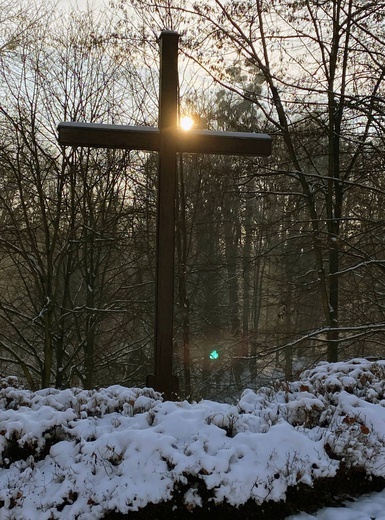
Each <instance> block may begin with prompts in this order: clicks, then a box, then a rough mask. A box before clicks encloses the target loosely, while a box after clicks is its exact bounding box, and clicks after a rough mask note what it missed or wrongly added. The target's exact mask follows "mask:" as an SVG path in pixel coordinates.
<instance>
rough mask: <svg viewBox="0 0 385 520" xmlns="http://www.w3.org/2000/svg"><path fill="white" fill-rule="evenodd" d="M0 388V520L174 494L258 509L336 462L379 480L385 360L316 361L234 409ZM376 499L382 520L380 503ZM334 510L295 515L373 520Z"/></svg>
mask: <svg viewBox="0 0 385 520" xmlns="http://www.w3.org/2000/svg"><path fill="white" fill-rule="evenodd" d="M0 386H1V388H0V519H2V518H4V519H5V518H7V519H10V520H12V519H14V520H15V519H22V520H25V519H35V518H36V519H39V520H53V519H56V518H57V519H59V518H60V519H61V520H65V519H68V520H70V519H73V518H77V519H79V520H97V519H99V518H103V516H104V514H105V513H106V512H107V511H112V510H116V511H120V512H122V513H126V512H129V511H136V510H138V509H140V508H143V507H144V506H146V505H147V504H150V503H154V504H157V503H160V502H162V501H169V500H171V499H172V498H173V496H175V495H176V494H178V495H180V494H182V502H181V504H182V506H181V505H180V504H179V506H178V507H183V508H186V509H187V510H192V509H194V508H199V507H202V506H207V504H220V503H223V502H227V503H229V504H230V505H234V506H239V505H242V504H245V503H246V502H247V501H248V500H250V499H251V500H254V501H255V503H256V504H262V503H264V502H266V501H279V500H284V499H285V497H286V492H287V490H288V488H289V487H296V486H298V485H300V484H305V485H308V486H312V485H313V484H314V482H315V481H317V479H320V478H323V477H335V476H336V474H337V473H338V471H339V470H340V468H341V465H343V467H344V468H345V470H346V469H348V468H351V467H352V468H360V469H362V470H363V471H365V472H366V473H367V474H368V475H372V476H380V477H382V476H384V475H385V361H379V362H376V363H372V362H369V361H367V360H365V359H356V360H352V361H350V362H345V363H342V362H341V363H334V364H328V363H321V364H320V365H318V366H317V367H316V368H315V369H312V370H309V371H305V372H304V373H303V374H302V376H301V379H300V381H297V382H294V383H276V384H274V385H272V386H271V387H264V388H261V389H259V390H256V391H253V390H251V389H246V390H245V391H244V392H243V394H242V396H241V398H240V400H239V402H238V403H237V404H236V405H229V404H223V403H217V402H213V401H200V402H198V403H188V402H186V401H185V402H162V399H161V396H160V395H159V394H157V393H156V392H154V391H153V390H151V389H137V388H124V387H121V386H111V387H108V388H105V389H100V390H94V391H86V390H82V389H68V390H55V389H46V390H41V391H38V392H30V391H28V390H24V389H22V388H19V387H18V383H17V380H16V379H14V378H7V379H4V380H1V381H0ZM376 496H377V495H376ZM377 501H378V503H379V504H381V507H382V511H383V512H384V514H383V516H384V517H385V506H384V505H385V495H384V494H380V495H378V500H377ZM360 504H362V507H363V508H365V507H366V506H365V501H361V502H360ZM372 504H374V502H373V500H372ZM360 507H361V506H360ZM368 507H369V506H368ZM336 511H337V510H334V511H333V512H332V513H331V514H332V516H330V515H329V516H327V515H328V514H329V513H328V512H327V510H325V511H321V512H319V514H318V516H314V515H313V516H311V515H307V516H306V515H302V516H297V517H296V518H297V519H301V520H305V519H307V520H308V519H311V518H317V519H321V520H329V519H332V518H333V520H347V519H348V520H367V519H368V518H371V516H370V515H372V513H369V512H366V511H364V512H363V513H362V514H361V513H356V512H355V511H354V510H353V509H352V510H351V512H352V511H353V513H352V515H351V516H346V511H347V510H339V511H342V513H341V514H342V515H345V516H338V514H339V513H337V512H336ZM367 511H369V509H367ZM375 514H376V515H377V513H375ZM354 515H355V516H354ZM359 515H361V516H359ZM365 515H366V516H365ZM372 517H373V516H372ZM374 518H377V519H378V520H379V519H380V518H381V516H374ZM382 520H384V518H382Z"/></svg>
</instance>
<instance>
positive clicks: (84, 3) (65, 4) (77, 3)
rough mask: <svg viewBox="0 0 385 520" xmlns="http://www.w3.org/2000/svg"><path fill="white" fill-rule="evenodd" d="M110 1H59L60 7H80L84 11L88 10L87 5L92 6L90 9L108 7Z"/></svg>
mask: <svg viewBox="0 0 385 520" xmlns="http://www.w3.org/2000/svg"><path fill="white" fill-rule="evenodd" d="M107 2H108V0H58V5H59V7H64V8H67V7H71V6H75V7H78V8H79V9H80V10H83V9H85V8H86V6H87V3H88V4H89V5H90V7H92V8H95V7H99V6H102V5H106V4H107Z"/></svg>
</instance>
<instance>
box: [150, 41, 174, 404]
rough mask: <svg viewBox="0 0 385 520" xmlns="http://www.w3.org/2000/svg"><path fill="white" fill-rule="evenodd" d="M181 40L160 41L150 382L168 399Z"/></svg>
mask: <svg viewBox="0 0 385 520" xmlns="http://www.w3.org/2000/svg"><path fill="white" fill-rule="evenodd" d="M178 38H179V35H178V34H177V33H175V32H171V31H163V32H162V34H161V40H160V46H161V47H160V53H161V57H160V82H159V89H160V93H159V123H158V126H159V131H160V143H159V171H158V209H157V238H156V241H157V244H156V251H157V265H156V288H155V364H154V366H155V373H154V379H153V381H151V379H150V382H151V383H152V384H151V386H153V387H154V388H155V390H161V391H162V392H164V394H165V395H166V397H171V396H172V394H176V393H177V391H178V388H177V380H176V378H175V376H173V373H172V365H173V363H172V356H173V307H174V249H175V247H174V245H175V200H176V197H175V191H176V131H177V117H178Z"/></svg>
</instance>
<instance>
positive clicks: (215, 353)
mask: <svg viewBox="0 0 385 520" xmlns="http://www.w3.org/2000/svg"><path fill="white" fill-rule="evenodd" d="M218 358H219V354H218V351H217V350H212V351H211V352H210V359H218Z"/></svg>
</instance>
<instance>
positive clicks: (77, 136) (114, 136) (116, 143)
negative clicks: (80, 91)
mask: <svg viewBox="0 0 385 520" xmlns="http://www.w3.org/2000/svg"><path fill="white" fill-rule="evenodd" d="M58 132H59V143H60V144H61V145H62V146H85V147H95V148H120V149H123V150H145V151H154V152H157V151H159V149H160V131H159V129H158V128H155V127H151V126H149V127H145V126H124V125H107V124H96V123H76V122H70V123H60V124H59V126H58ZM175 143H176V151H177V152H183V153H205V154H219V155H255V156H266V157H267V156H269V155H270V154H271V137H270V136H269V135H267V134H259V133H253V132H214V131H211V130H189V131H184V130H177V132H176V134H175Z"/></svg>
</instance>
